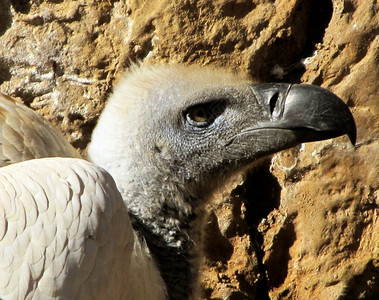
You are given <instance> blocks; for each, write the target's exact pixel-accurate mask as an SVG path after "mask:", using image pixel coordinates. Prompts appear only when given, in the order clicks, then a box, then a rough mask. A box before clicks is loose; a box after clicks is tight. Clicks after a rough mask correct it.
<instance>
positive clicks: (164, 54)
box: [0, 0, 379, 300]
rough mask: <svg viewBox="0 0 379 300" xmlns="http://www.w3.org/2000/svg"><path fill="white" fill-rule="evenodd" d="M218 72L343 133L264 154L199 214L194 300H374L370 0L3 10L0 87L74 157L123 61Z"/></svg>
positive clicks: (376, 252)
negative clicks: (314, 95) (200, 252)
mask: <svg viewBox="0 0 379 300" xmlns="http://www.w3.org/2000/svg"><path fill="white" fill-rule="evenodd" d="M138 60H140V61H144V62H150V63H157V62H170V63H174V62H179V63H185V64H200V65H212V66H215V67H217V66H227V67H230V68H232V69H236V70H238V71H241V72H246V73H248V74H249V75H250V76H251V78H253V79H254V80H260V81H286V82H291V83H299V82H303V83H312V84H316V85H321V86H323V87H326V88H329V89H330V90H332V91H333V92H335V93H336V94H338V95H339V96H340V97H341V98H343V99H344V100H345V101H346V102H347V104H348V105H349V106H350V108H351V110H352V112H353V115H354V117H355V119H356V121H357V127H358V142H357V145H356V146H355V147H353V146H351V145H350V144H349V142H348V140H347V138H346V137H340V138H337V139H333V140H327V141H323V142H316V143H309V144H304V145H301V146H298V147H296V148H294V149H291V150H288V151H284V152H281V153H279V154H277V155H275V156H274V157H273V159H272V161H271V162H270V161H269V162H267V163H264V164H263V165H262V166H261V167H259V168H258V169H256V170H254V172H250V173H249V174H247V175H246V174H245V175H242V174H241V175H238V176H236V178H234V179H233V180H231V182H230V183H229V184H228V185H227V186H226V187H225V189H223V190H222V191H220V193H219V194H218V195H216V196H215V199H214V201H213V202H212V203H211V204H210V205H209V210H210V215H209V219H208V220H207V221H208V222H207V226H206V228H205V233H206V236H207V239H206V243H205V249H204V250H205V257H204V264H203V266H202V270H203V271H202V273H203V275H202V279H201V286H202V297H203V298H204V299H259V300H260V299H378V298H376V297H378V295H379V216H378V214H379V199H378V186H379V179H378V177H379V176H378V173H379V142H378V133H379V118H378V116H379V92H378V89H379V84H378V79H379V5H378V3H377V1H376V0H319V1H317V0H312V1H307V0H276V1H274V0H216V1H209V0H200V1H194V0H176V1H169V0H161V1H158V0H157V1H151V0H130V1H123V0H121V1H113V0H103V1H95V0H88V1H84V0H78V1H71V0H46V1H43V0H33V1H31V0H30V1H28V0H2V1H1V2H0V91H1V92H3V93H6V94H8V95H11V96H14V97H19V98H22V99H23V101H24V102H25V103H26V104H27V105H29V106H30V107H32V108H33V109H35V110H37V111H39V112H40V113H41V114H43V115H44V116H45V117H46V118H47V119H48V120H50V121H51V122H52V123H53V124H54V125H55V126H57V127H58V128H59V129H60V130H62V132H64V134H65V136H66V137H67V139H68V140H69V141H70V142H71V143H72V144H73V145H74V146H75V147H76V148H77V149H78V150H79V151H80V152H81V153H83V154H85V149H86V146H87V144H88V142H89V140H90V134H91V131H92V129H93V127H94V126H95V124H96V121H97V118H98V115H99V113H100V112H101V110H102V108H103V107H104V104H105V102H106V99H107V96H108V95H109V93H110V92H111V91H112V87H113V85H114V84H115V83H117V81H118V80H119V78H120V76H121V75H122V73H123V72H124V71H125V70H127V69H128V66H129V65H130V63H132V62H136V61H138Z"/></svg>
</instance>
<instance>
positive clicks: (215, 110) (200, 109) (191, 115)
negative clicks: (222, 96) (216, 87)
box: [184, 100, 225, 127]
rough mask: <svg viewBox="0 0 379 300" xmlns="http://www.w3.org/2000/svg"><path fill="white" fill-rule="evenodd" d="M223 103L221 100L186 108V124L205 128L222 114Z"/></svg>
mask: <svg viewBox="0 0 379 300" xmlns="http://www.w3.org/2000/svg"><path fill="white" fill-rule="evenodd" d="M224 109H225V103H224V101H222V100H217V101H212V102H209V103H203V104H198V105H194V106H192V107H190V108H188V109H187V110H186V111H185V113H184V115H185V118H186V120H187V122H188V123H189V124H191V125H193V126H196V127H206V126H209V125H210V124H212V123H213V121H214V120H215V119H216V118H217V117H218V116H219V115H221V114H222V113H223V111H224Z"/></svg>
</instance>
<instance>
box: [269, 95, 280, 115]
mask: <svg viewBox="0 0 379 300" xmlns="http://www.w3.org/2000/svg"><path fill="white" fill-rule="evenodd" d="M278 99H279V92H275V93H274V94H273V95H272V96H271V99H270V114H271V115H272V113H273V112H274V109H275V106H276V103H277V102H278Z"/></svg>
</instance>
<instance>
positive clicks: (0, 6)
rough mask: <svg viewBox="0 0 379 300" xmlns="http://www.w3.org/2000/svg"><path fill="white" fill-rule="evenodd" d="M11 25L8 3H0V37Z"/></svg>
mask: <svg viewBox="0 0 379 300" xmlns="http://www.w3.org/2000/svg"><path fill="white" fill-rule="evenodd" d="M11 24H12V16H11V12H10V7H9V3H8V1H1V2H0V36H1V35H3V34H4V33H5V31H7V29H8V28H9V27H10V26H11Z"/></svg>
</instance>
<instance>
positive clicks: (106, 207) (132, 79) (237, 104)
mask: <svg viewBox="0 0 379 300" xmlns="http://www.w3.org/2000/svg"><path fill="white" fill-rule="evenodd" d="M290 88H291V87H290V86H284V85H273V86H267V85H264V86H263V87H257V85H254V86H251V85H250V83H249V82H248V81H247V80H246V79H245V78H244V77H243V76H238V75H235V74H232V73H228V72H224V71H216V70H213V69H207V68H198V67H192V68H187V67H183V66H176V67H167V66H166V67H134V69H133V71H132V72H131V74H130V75H128V76H126V77H125V78H124V80H123V81H122V82H121V85H120V86H119V87H118V89H116V90H115V93H114V95H113V96H112V97H111V98H110V100H109V104H107V107H106V109H105V112H104V114H103V115H102V116H101V118H100V121H99V124H98V126H97V129H96V130H95V132H94V135H93V142H92V144H91V145H90V148H89V158H90V159H91V160H92V161H93V162H95V163H96V164H97V165H98V166H97V165H95V164H93V163H90V162H87V161H84V160H82V159H79V155H78V154H77V153H76V151H75V150H74V149H73V148H72V146H71V145H69V143H68V142H67V141H65V139H64V138H63V136H62V135H61V134H60V133H59V132H58V131H57V130H56V129H55V128H54V127H53V126H52V125H50V124H49V123H48V122H46V121H45V120H44V119H43V118H42V117H40V116H39V115H38V114H37V113H35V112H34V111H32V110H30V109H29V108H27V107H25V106H24V105H22V104H21V103H20V102H18V101H16V100H14V99H12V98H10V97H7V96H4V95H1V94H0V167H1V168H0V298H1V299H4V300H5V299H51V298H60V299H137V300H139V299H144V300H145V299H146V300H148V299H156V300H160V299H165V298H167V297H169V298H170V299H179V298H180V299H187V298H191V297H193V298H196V283H197V270H198V259H197V258H198V252H199V250H198V248H196V247H195V246H196V245H197V244H198V243H200V242H201V232H200V231H201V230H200V229H201V226H202V220H203V218H202V216H203V214H204V205H205V201H206V200H207V197H208V196H209V194H210V193H211V192H212V189H213V188H215V187H217V184H220V182H222V179H223V178H224V177H225V178H226V177H227V176H228V175H230V174H231V173H233V172H234V171H235V170H237V169H239V168H241V167H246V166H248V165H251V163H252V162H254V161H255V160H256V159H257V158H259V157H261V156H263V155H266V154H270V153H273V152H275V151H278V150H280V149H284V148H288V147H291V146H293V145H294V144H296V143H299V142H301V141H302V139H305V140H306V141H310V140H317V139H321V138H325V137H331V136H337V135H340V134H343V133H345V132H346V133H348V134H349V135H350V136H351V137H352V140H355V125H354V121H353V119H352V117H351V113H350V112H349V110H348V109H347V108H345V106H344V104H343V102H342V101H341V100H339V99H337V100H336V99H335V98H337V97H335V96H334V95H332V96H331V93H329V92H328V93H326V92H325V91H324V90H321V89H319V88H317V89H316V88H309V87H308V88H306V91H305V93H304V92H303V90H302V88H298V89H296V88H293V90H295V91H296V93H295V92H293V95H292V94H291V91H292V90H290ZM298 90H299V91H298ZM308 90H311V91H312V92H315V91H316V92H317V93H323V94H322V97H324V98H328V99H329V100H330V103H331V104H330V105H329V104H328V103H329V102H328V103H326V106H325V107H328V108H329V109H322V112H320V115H318V113H319V110H320V111H321V109H320V108H319V107H321V106H319V105H314V104H313V102H311V103H309V102H307V103H306V104H305V105H304V103H300V107H305V108H308V107H311V108H313V105H314V106H315V109H311V111H312V115H311V117H309V118H308V116H307V115H306V113H307V112H306V113H304V115H303V114H302V113H303V112H302V111H301V110H297V111H296V114H295V116H296V118H295V119H293V117H292V115H293V113H292V111H291V109H293V107H295V108H296V105H298V104H297V102H301V101H299V98H301V97H299V93H300V94H301V95H308ZM262 91H263V92H262ZM273 91H274V92H273ZM283 91H284V92H283ZM270 95H273V96H272V97H271V96H270ZM288 95H290V96H289V97H292V98H291V101H292V102H291V103H290V104H289V105H288V108H287V107H286V108H285V110H284V107H285V106H284V103H285V101H286V98H287V96H288ZM267 97H268V98H267ZM320 97H321V96H320ZM334 97H335V98H334ZM305 98H306V99H307V100H306V101H309V99H308V97H307V96H306V97H305ZM273 99H274V100H273ZM329 100H328V101H329ZM341 103H342V104H341ZM279 109H281V110H282V111H279V112H278V110H279ZM329 112H332V114H331V115H330V114H329ZM279 113H280V114H279ZM286 114H287V115H288V116H286ZM330 116H332V118H331V117H330ZM281 118H282V119H283V122H282V119H281ZM302 118H306V122H305V124H306V125H303V124H302V123H301V122H302ZM339 119H342V120H343V121H341V122H340V121H339ZM320 120H321V121H322V122H321V123H319V121H320ZM291 124H292V125H291ZM319 124H322V128H319V126H320V125H319ZM291 126H295V128H302V126H304V128H308V127H309V128H311V129H310V130H311V131H312V137H311V138H309V137H308V136H306V138H305V137H304V134H303V133H304V131H305V129H304V128H302V130H301V131H299V132H300V133H299V134H300V135H298V132H292V131H291V128H292V127H291ZM314 129H315V130H314ZM324 131H325V132H327V133H326V134H325V136H324V135H323V133H322V132H324ZM44 157H54V158H44ZM62 157H71V158H62ZM34 158H37V159H34ZM7 165H8V166H7ZM100 166H101V167H100ZM102 168H104V169H102ZM108 172H109V173H108ZM110 174H111V175H112V176H111V175H110ZM219 176H220V177H221V176H222V178H219ZM114 180H115V181H114ZM116 185H117V186H116ZM119 191H120V192H119ZM125 204H126V205H125ZM133 228H134V230H133Z"/></svg>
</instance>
